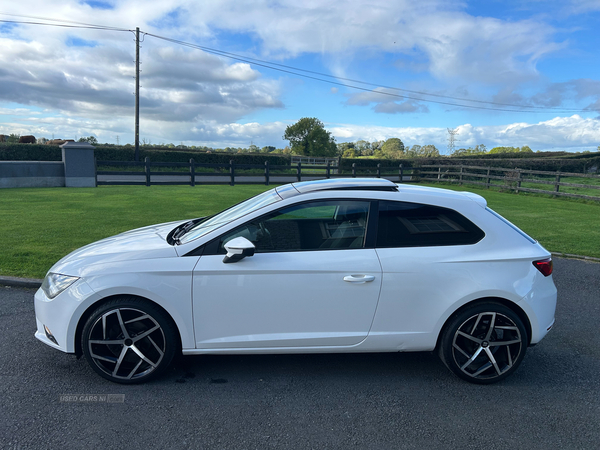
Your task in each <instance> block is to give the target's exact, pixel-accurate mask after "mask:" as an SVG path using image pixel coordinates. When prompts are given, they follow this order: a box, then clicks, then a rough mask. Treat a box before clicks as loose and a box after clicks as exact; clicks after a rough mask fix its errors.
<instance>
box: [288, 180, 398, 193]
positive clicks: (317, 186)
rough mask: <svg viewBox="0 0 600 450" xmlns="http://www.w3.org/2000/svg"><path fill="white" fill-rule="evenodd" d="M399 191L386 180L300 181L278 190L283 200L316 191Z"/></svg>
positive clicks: (396, 186) (393, 184)
mask: <svg viewBox="0 0 600 450" xmlns="http://www.w3.org/2000/svg"><path fill="white" fill-rule="evenodd" d="M331 190H334V191H340V190H353V191H391V192H395V191H398V185H397V184H396V183H393V182H392V181H390V180H386V179H385V178H337V179H326V180H314V181H299V182H297V183H290V184H286V185H284V186H279V187H277V188H276V191H277V194H279V196H280V197H281V198H288V197H293V196H295V195H298V194H307V193H309V192H315V191H331Z"/></svg>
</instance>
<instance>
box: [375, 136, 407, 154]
mask: <svg viewBox="0 0 600 450" xmlns="http://www.w3.org/2000/svg"><path fill="white" fill-rule="evenodd" d="M380 151H381V154H382V155H383V157H384V158H387V159H400V158H402V157H403V156H404V142H402V141H401V140H400V139H398V138H389V139H388V140H387V141H385V143H384V144H383V145H382V146H381V150H380ZM375 155H376V156H377V155H378V151H375Z"/></svg>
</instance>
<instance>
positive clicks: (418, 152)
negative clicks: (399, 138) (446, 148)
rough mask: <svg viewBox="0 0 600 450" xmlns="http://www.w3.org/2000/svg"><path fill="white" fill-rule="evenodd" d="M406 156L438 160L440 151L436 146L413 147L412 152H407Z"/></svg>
mask: <svg viewBox="0 0 600 450" xmlns="http://www.w3.org/2000/svg"><path fill="white" fill-rule="evenodd" d="M406 155H407V156H409V157H411V158H437V157H438V156H440V152H439V150H438V149H437V148H436V147H435V145H432V144H429V145H423V146H420V145H413V146H412V147H411V148H410V150H408V151H407V152H406Z"/></svg>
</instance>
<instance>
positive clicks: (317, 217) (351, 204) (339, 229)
mask: <svg viewBox="0 0 600 450" xmlns="http://www.w3.org/2000/svg"><path fill="white" fill-rule="evenodd" d="M369 205H370V202H368V201H355V200H337V201H336V200H332V201H315V202H310V203H303V204H300V205H294V206H290V207H288V208H284V209H281V210H279V211H277V212H275V213H272V214H269V215H268V216H263V217H261V218H259V219H256V220H254V221H251V222H247V223H246V224H244V225H242V226H240V227H238V228H236V229H234V230H232V231H230V232H228V233H226V234H224V235H223V236H222V237H221V240H220V243H219V253H226V252H225V248H224V245H225V244H226V243H227V242H228V241H230V240H231V239H233V238H236V237H238V236H243V237H245V238H246V239H248V240H249V241H251V242H252V243H253V244H254V245H255V246H256V252H257V253H260V252H263V253H264V252H286V251H288V252H289V251H305V250H328V249H332V250H333V249H337V250H340V249H349V248H362V247H363V245H364V240H365V232H366V227H367V217H368V214H369Z"/></svg>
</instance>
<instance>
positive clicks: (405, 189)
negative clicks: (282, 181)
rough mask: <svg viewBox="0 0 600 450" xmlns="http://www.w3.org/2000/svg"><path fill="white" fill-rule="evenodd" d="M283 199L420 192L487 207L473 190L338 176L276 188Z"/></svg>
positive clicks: (382, 179) (383, 179)
mask: <svg viewBox="0 0 600 450" xmlns="http://www.w3.org/2000/svg"><path fill="white" fill-rule="evenodd" d="M275 190H276V192H277V194H279V196H280V197H281V198H282V199H285V198H289V197H294V196H296V195H300V194H307V193H311V192H317V191H329V190H337V191H341V190H345V191H387V192H399V193H401V194H420V195H426V196H431V197H436V198H447V199H449V198H452V199H455V200H471V201H474V202H476V203H478V204H479V205H481V206H483V207H485V206H486V205H487V202H486V200H485V199H484V198H483V197H481V196H480V195H477V194H474V193H471V192H458V191H451V190H449V189H441V188H435V187H428V186H415V185H410V184H400V185H398V184H396V183H394V182H392V181H390V180H387V179H385V178H337V179H326V180H314V181H300V182H296V183H290V184H286V185H283V186H279V187H277V188H275Z"/></svg>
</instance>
